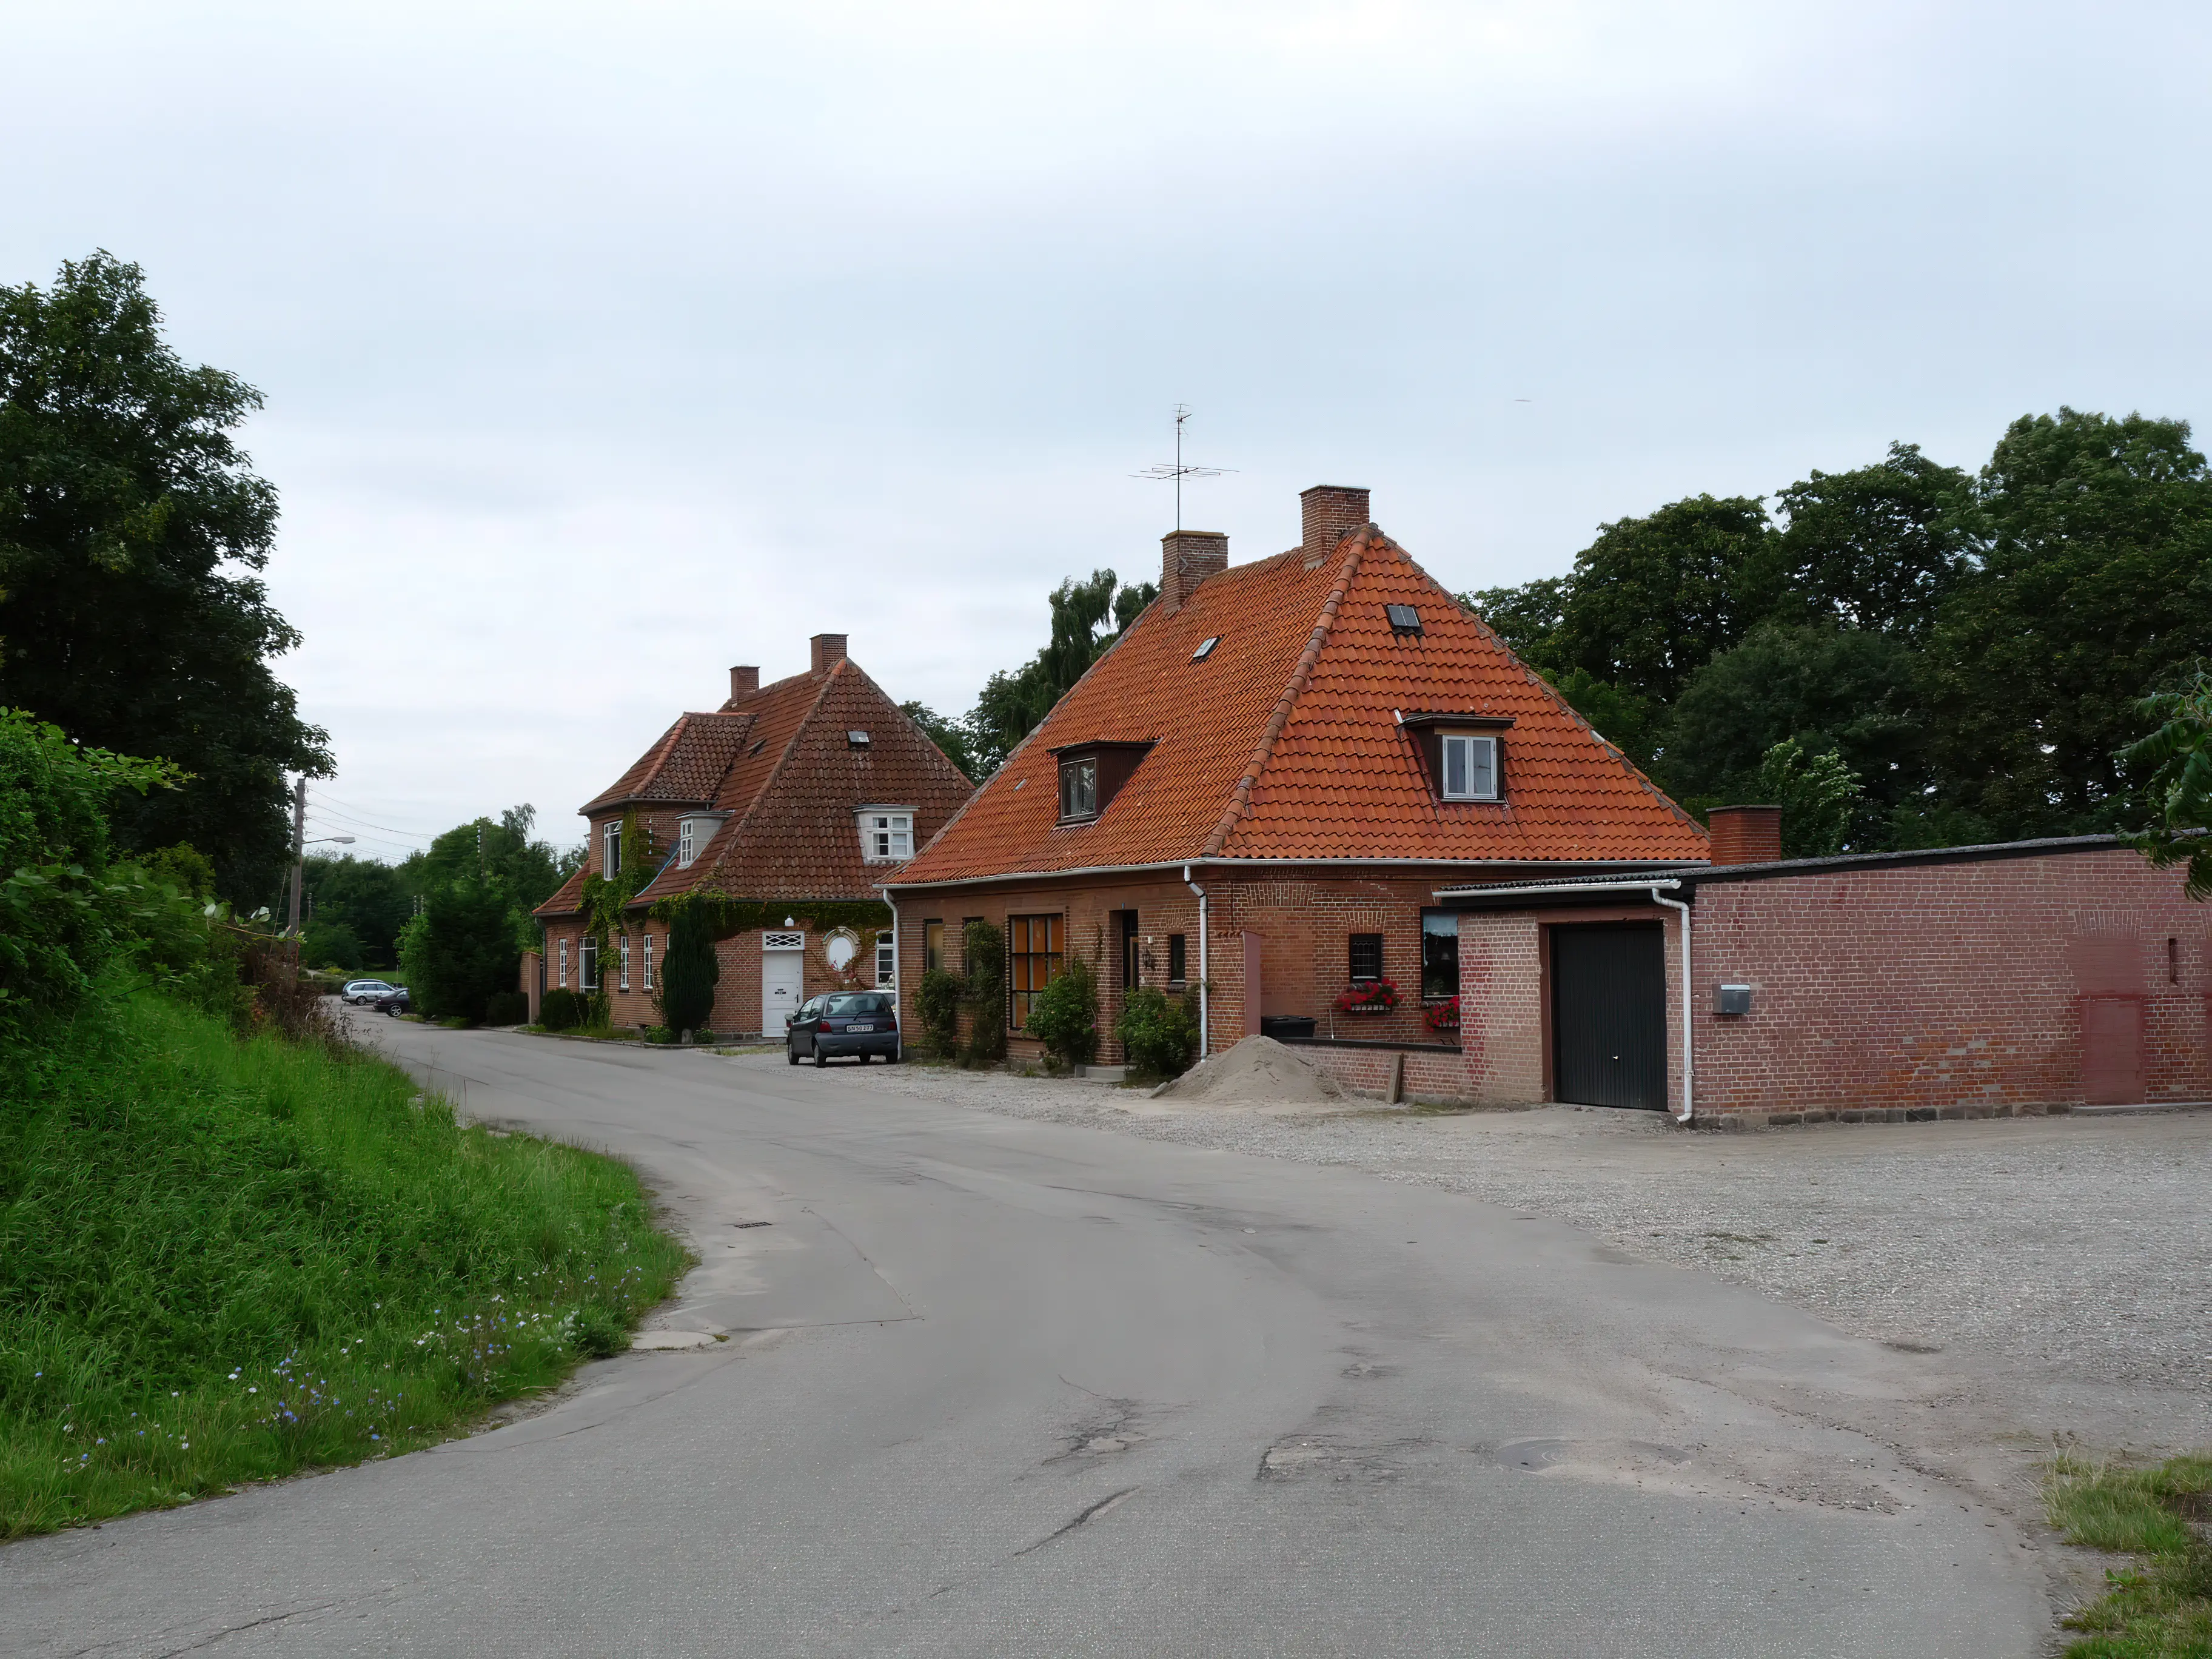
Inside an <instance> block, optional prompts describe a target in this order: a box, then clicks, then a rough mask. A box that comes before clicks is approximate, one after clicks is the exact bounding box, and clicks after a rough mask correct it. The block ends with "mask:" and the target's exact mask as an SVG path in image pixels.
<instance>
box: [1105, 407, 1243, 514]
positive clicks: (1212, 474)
mask: <svg viewBox="0 0 2212 1659" xmlns="http://www.w3.org/2000/svg"><path fill="white" fill-rule="evenodd" d="M1189 418H1190V405H1189V404H1176V406H1175V428H1176V458H1175V465H1173V466H1148V467H1146V469H1145V470H1144V471H1142V472H1132V473H1131V474H1130V475H1129V476H1130V477H1133V478H1173V479H1174V480H1175V487H1176V526H1175V527H1176V529H1177V530H1180V529H1182V481H1183V480H1184V479H1185V478H1218V477H1220V476H1221V475H1222V474H1223V473H1225V472H1234V471H1236V470H1237V469H1236V468H1235V467H1233V466H1187V465H1184V464H1183V459H1182V425H1183V422H1185V421H1188V419H1189Z"/></svg>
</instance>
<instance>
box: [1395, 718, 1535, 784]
mask: <svg viewBox="0 0 2212 1659" xmlns="http://www.w3.org/2000/svg"><path fill="white" fill-rule="evenodd" d="M1398 723H1399V725H1401V726H1403V727H1404V728H1405V729H1406V734H1407V736H1408V737H1410V738H1413V745H1414V747H1415V749H1416V750H1418V751H1419V755H1420V758H1421V766H1422V769H1424V770H1425V771H1426V772H1427V773H1428V775H1429V787H1430V788H1431V790H1433V791H1434V792H1435V793H1436V797H1437V799H1438V800H1441V801H1502V800H1504V799H1505V732H1506V728H1508V727H1509V726H1511V725H1512V724H1513V721H1512V720H1511V718H1510V716H1506V715H1498V714H1400V715H1399V717H1398Z"/></svg>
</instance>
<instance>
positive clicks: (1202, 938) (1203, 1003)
mask: <svg viewBox="0 0 2212 1659" xmlns="http://www.w3.org/2000/svg"><path fill="white" fill-rule="evenodd" d="M1182 884H1183V885H1184V886H1186V887H1188V888H1189V889H1190V890H1191V891H1192V892H1194V893H1195V894H1197V895H1198V1057H1199V1058H1200V1060H1204V1059H1205V1058H1206V1056H1207V1055H1208V1054H1212V1052H1213V1048H1212V1027H1211V1025H1209V1024H1208V1023H1207V1016H1208V1012H1209V1011H1208V1007H1207V997H1208V992H1207V988H1206V981H1207V979H1208V977H1209V976H1208V975H1207V973H1206V965H1207V964H1206V889H1204V888H1203V887H1200V885H1199V884H1197V883H1196V882H1194V881H1193V880H1192V879H1191V878H1190V866H1188V864H1186V865H1184V866H1183V867H1182Z"/></svg>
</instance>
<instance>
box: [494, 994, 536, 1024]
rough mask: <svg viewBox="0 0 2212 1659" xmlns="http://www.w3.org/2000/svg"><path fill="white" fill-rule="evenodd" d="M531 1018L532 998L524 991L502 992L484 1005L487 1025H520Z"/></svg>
mask: <svg viewBox="0 0 2212 1659" xmlns="http://www.w3.org/2000/svg"><path fill="white" fill-rule="evenodd" d="M528 1018H530V997H529V994H528V993H526V992H523V991H501V993H500V994H498V995H496V996H495V997H492V998H490V999H489V1000H487V1001H486V1002H485V1004H484V1024H487V1025H520V1024H522V1022H523V1021H525V1020H526V1019H528Z"/></svg>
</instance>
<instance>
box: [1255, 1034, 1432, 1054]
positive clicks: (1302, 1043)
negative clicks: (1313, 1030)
mask: <svg viewBox="0 0 2212 1659" xmlns="http://www.w3.org/2000/svg"><path fill="white" fill-rule="evenodd" d="M1270 1041H1272V1042H1279V1043H1281V1044H1282V1045H1283V1046H1284V1047H1285V1048H1382V1049H1386V1050H1389V1051H1392V1052H1395V1053H1400V1054H1460V1053H1462V1052H1464V1051H1463V1050H1462V1048H1460V1046H1459V1044H1457V1043H1456V1042H1384V1041H1383V1040H1381V1039H1380V1038H1376V1037H1325V1036H1310V1037H1296V1036H1293V1037H1274V1038H1272V1039H1270Z"/></svg>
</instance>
